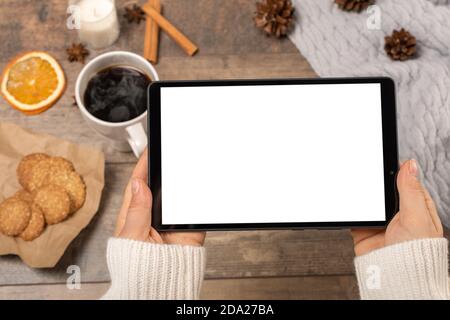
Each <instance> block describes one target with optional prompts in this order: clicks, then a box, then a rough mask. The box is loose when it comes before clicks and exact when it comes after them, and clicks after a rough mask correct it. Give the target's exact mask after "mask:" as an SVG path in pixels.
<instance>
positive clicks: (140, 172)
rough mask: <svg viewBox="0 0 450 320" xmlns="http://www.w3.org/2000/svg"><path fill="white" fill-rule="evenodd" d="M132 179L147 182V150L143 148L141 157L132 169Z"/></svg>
mask: <svg viewBox="0 0 450 320" xmlns="http://www.w3.org/2000/svg"><path fill="white" fill-rule="evenodd" d="M131 176H132V177H133V178H138V179H141V180H144V181H147V180H148V149H147V148H145V150H144V152H143V153H142V155H141V157H140V158H139V161H138V163H137V164H136V166H135V167H134V170H133V174H132V175H131Z"/></svg>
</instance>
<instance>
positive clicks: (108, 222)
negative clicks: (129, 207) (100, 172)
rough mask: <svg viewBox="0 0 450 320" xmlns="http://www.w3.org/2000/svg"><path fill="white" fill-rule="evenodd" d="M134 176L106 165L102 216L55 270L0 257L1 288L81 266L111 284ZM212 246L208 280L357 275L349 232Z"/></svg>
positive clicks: (229, 238)
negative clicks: (112, 247)
mask: <svg viewBox="0 0 450 320" xmlns="http://www.w3.org/2000/svg"><path fill="white" fill-rule="evenodd" d="M131 171H132V165H129V164H108V165H107V166H106V174H105V177H106V187H105V191H104V195H103V199H102V203H101V207H100V211H99V213H98V214H97V216H96V217H95V218H94V220H93V221H92V223H91V224H90V225H89V226H88V228H87V229H86V230H84V231H82V232H81V234H80V235H79V236H78V237H77V239H76V240H75V241H74V242H73V243H72V244H71V245H70V246H69V248H68V250H67V251H66V253H65V255H64V256H63V258H62V259H61V261H60V263H59V264H58V265H57V266H56V267H55V268H53V269H46V270H37V269H30V268H28V267H27V266H25V265H24V264H23V263H22V262H21V261H20V260H19V259H18V258H17V257H13V256H4V257H0V284H2V285H7V284H10V285H13V284H37V283H64V282H65V281H66V279H67V276H68V275H67V274H66V270H67V267H68V266H70V265H73V264H75V265H78V266H80V268H81V271H82V281H84V282H101V281H109V273H108V270H107V266H106V261H105V250H106V243H107V240H108V238H109V237H110V235H111V234H112V232H113V230H114V224H115V218H116V214H117V211H118V209H119V207H120V204H121V194H122V192H123V189H124V187H125V185H126V183H127V181H128V178H129V176H130V174H131ZM448 236H449V233H448V230H447V237H448ZM206 247H207V254H208V260H207V267H206V278H208V279H215V278H236V277H269V276H278V277H279V276H305V275H349V274H352V273H353V245H352V241H351V238H350V235H349V233H348V231H347V230H329V231H318V230H305V231H292V230H284V231H276V230H273V231H246V232H210V233H208V235H207V240H206Z"/></svg>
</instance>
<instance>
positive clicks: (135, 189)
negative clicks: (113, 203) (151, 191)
mask: <svg viewBox="0 0 450 320" xmlns="http://www.w3.org/2000/svg"><path fill="white" fill-rule="evenodd" d="M139 188H140V183H139V180H138V179H133V180H132V181H131V192H132V193H133V194H137V193H138V192H139Z"/></svg>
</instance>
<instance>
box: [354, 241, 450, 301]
mask: <svg viewBox="0 0 450 320" xmlns="http://www.w3.org/2000/svg"><path fill="white" fill-rule="evenodd" d="M355 269H356V276H357V278H358V285H359V290H360V295H361V299H450V291H449V276H448V241H447V239H445V238H435V239H421V240H414V241H408V242H403V243H399V244H396V245H392V246H388V247H385V248H383V249H379V250H375V251H372V252H370V253H368V254H366V255H363V256H360V257H356V258H355Z"/></svg>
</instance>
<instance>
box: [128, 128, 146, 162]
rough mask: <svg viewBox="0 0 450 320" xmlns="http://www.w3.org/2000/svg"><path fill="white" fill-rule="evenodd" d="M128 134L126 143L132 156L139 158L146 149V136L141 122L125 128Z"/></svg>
mask: <svg viewBox="0 0 450 320" xmlns="http://www.w3.org/2000/svg"><path fill="white" fill-rule="evenodd" d="M126 130H127V132H128V143H129V144H130V146H131V149H132V150H133V152H134V155H135V156H136V157H137V158H139V157H140V156H141V154H142V153H143V152H144V150H145V147H147V142H148V141H147V134H146V133H145V130H144V126H143V125H142V123H141V122H138V123H135V124H133V125H131V126H128V127H127V128H126Z"/></svg>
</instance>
